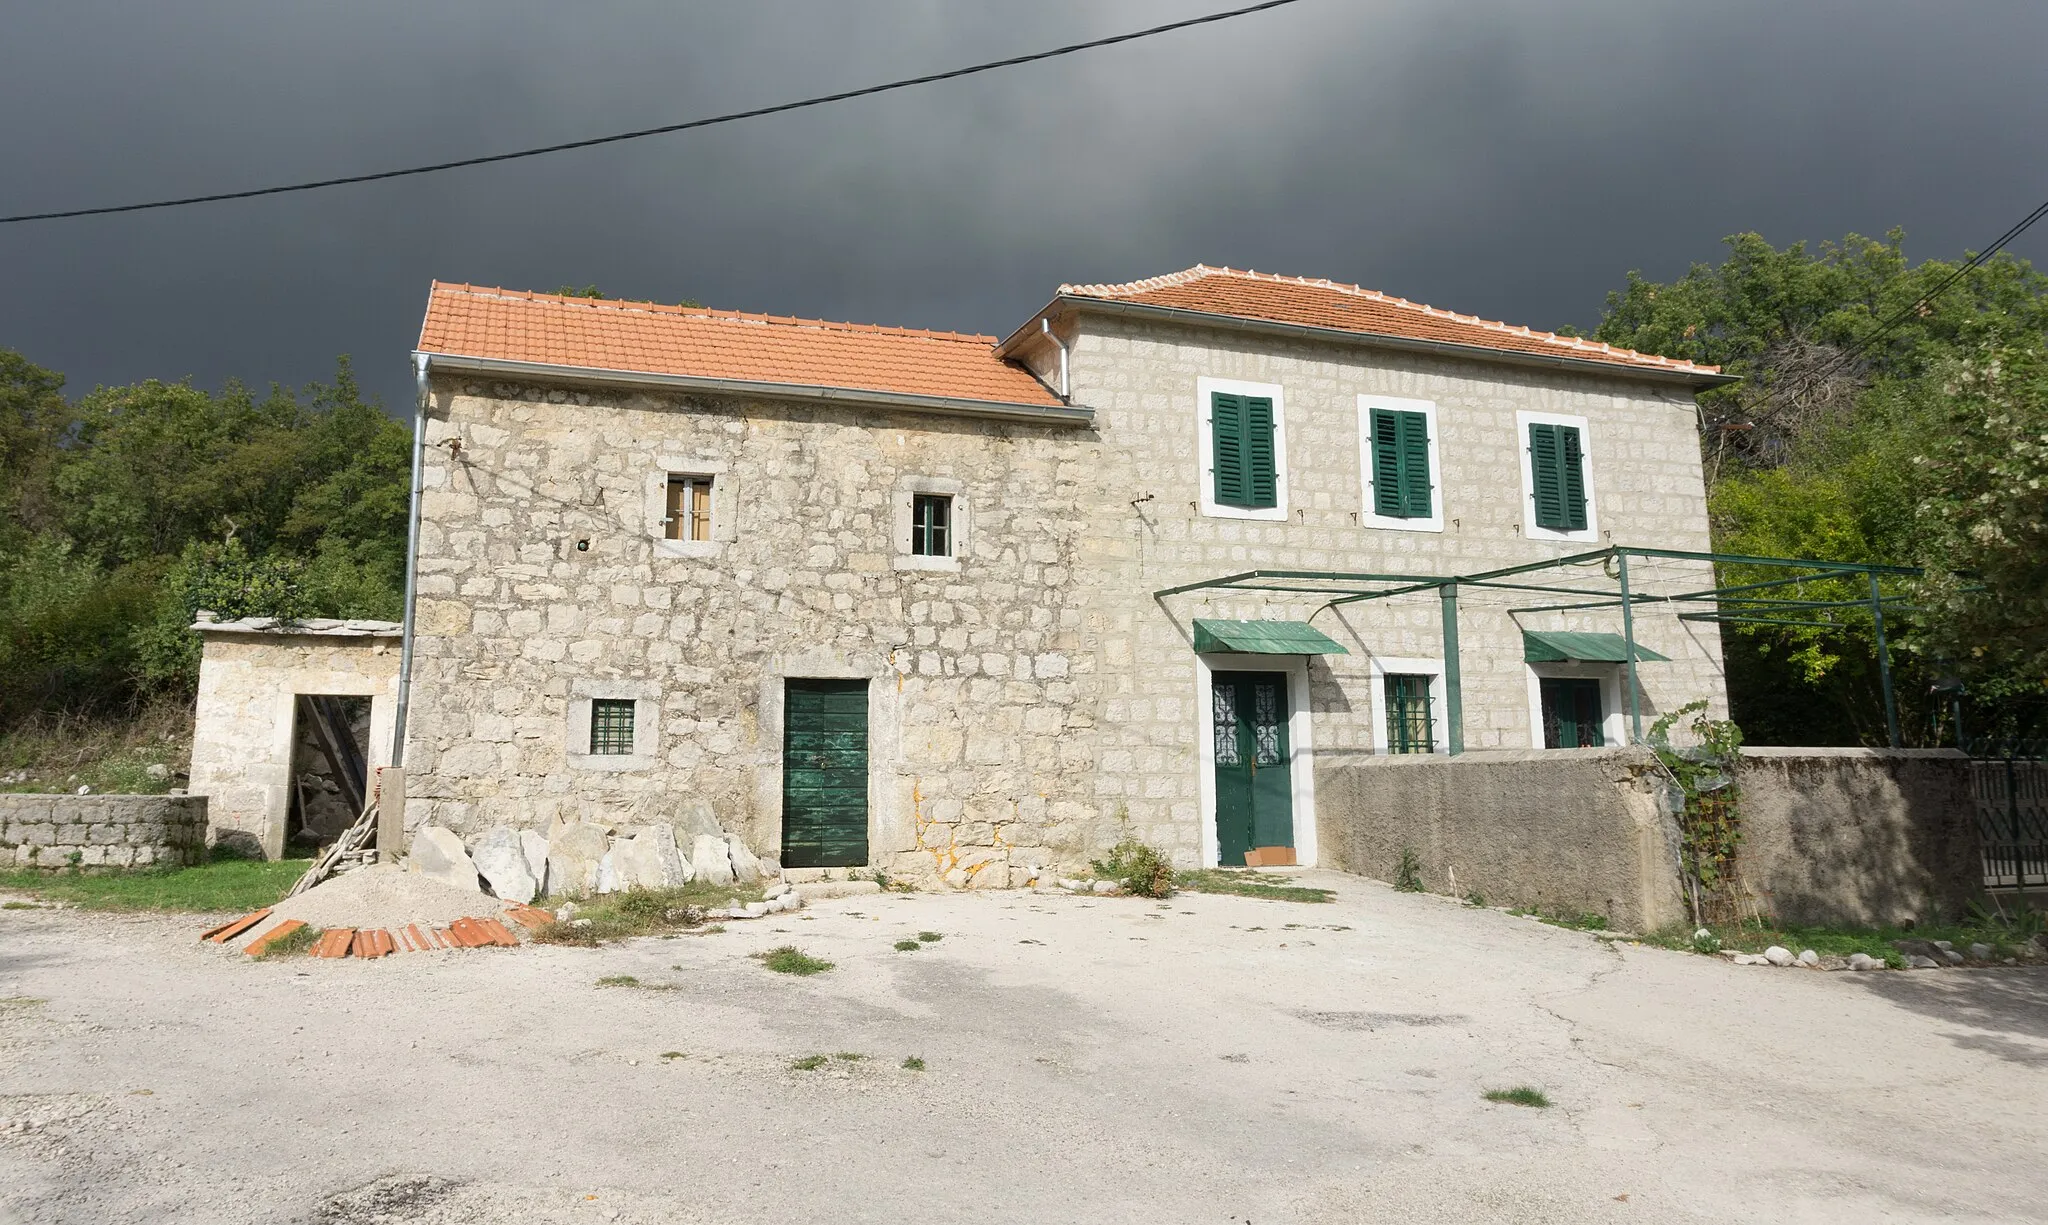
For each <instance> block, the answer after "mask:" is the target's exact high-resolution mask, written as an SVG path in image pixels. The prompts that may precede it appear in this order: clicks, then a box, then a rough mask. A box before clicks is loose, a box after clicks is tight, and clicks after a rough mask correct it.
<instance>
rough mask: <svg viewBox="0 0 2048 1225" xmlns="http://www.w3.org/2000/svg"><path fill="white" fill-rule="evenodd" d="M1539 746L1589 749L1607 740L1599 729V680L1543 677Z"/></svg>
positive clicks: (1600, 717)
mask: <svg viewBox="0 0 2048 1225" xmlns="http://www.w3.org/2000/svg"><path fill="white" fill-rule="evenodd" d="M1540 687H1541V689H1542V692H1543V747H1544V748H1546V749H1591V748H1598V747H1600V746H1601V745H1603V744H1605V743H1606V742H1607V740H1606V736H1605V735H1604V734H1603V733H1602V732H1601V730H1600V724H1601V720H1602V713H1601V710H1600V682H1599V681H1597V680H1589V679H1586V678H1583V677H1545V678H1544V679H1543V680H1542V681H1541V682H1540Z"/></svg>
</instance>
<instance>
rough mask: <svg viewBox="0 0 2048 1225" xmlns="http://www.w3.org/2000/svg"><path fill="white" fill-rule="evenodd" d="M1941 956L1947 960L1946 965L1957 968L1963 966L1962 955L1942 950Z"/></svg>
mask: <svg viewBox="0 0 2048 1225" xmlns="http://www.w3.org/2000/svg"><path fill="white" fill-rule="evenodd" d="M1941 955H1942V956H1943V957H1946V958H1948V963H1949V964H1950V965H1952V966H1959V965H1961V964H1963V955H1962V954H1961V953H1958V952H1956V951H1955V950H1954V949H1943V950H1942V951H1941Z"/></svg>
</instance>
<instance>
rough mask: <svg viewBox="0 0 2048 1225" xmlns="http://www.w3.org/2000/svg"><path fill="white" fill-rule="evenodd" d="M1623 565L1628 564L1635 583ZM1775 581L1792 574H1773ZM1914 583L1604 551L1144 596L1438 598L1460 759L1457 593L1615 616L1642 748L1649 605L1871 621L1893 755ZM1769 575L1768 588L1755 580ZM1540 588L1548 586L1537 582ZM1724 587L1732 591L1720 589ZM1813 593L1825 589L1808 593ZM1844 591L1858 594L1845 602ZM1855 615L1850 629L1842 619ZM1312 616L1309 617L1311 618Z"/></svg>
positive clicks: (1875, 574)
mask: <svg viewBox="0 0 2048 1225" xmlns="http://www.w3.org/2000/svg"><path fill="white" fill-rule="evenodd" d="M1666 562H1682V563H1697V564H1705V565H1708V566H1712V567H1714V574H1715V578H1716V580H1717V582H1716V585H1714V586H1709V587H1701V586H1699V585H1698V574H1697V569H1696V566H1687V567H1685V568H1684V569H1683V570H1682V572H1681V573H1680V574H1678V575H1677V576H1676V579H1677V581H1675V582H1668V583H1667V585H1670V586H1675V587H1676V588H1678V589H1677V590H1671V591H1663V590H1657V587H1658V585H1659V584H1658V582H1657V581H1656V580H1658V579H1659V578H1664V579H1667V580H1668V579H1669V578H1671V577H1672V576H1667V575H1662V574H1659V573H1657V571H1656V567H1657V566H1658V564H1659V563H1666ZM1631 563H1634V573H1633V574H1632V573H1631ZM1595 568H1597V569H1595ZM1645 568H1649V570H1650V573H1648V574H1646V573H1645ZM1779 571H1788V572H1791V573H1776V572H1779ZM1546 572H1551V574H1549V575H1547V574H1546ZM1589 572H1590V573H1589ZM1920 573H1921V572H1920V571H1919V570H1918V569H1916V568H1914V567H1910V566H1880V565H1871V564H1867V563H1863V562H1846V561H1815V560H1811V559H1806V558H1795V557H1752V556H1749V555H1747V554H1741V553H1701V552H1692V551H1689V550H1685V549H1641V548H1634V547H1631V546H1627V545H1612V546H1609V547H1607V548H1604V549H1596V550H1594V551H1592V552H1589V553H1575V554H1571V555H1570V556H1566V557H1554V558H1550V559H1548V560H1545V561H1536V562H1528V563H1526V564H1523V565H1519V566H1506V567H1503V568H1501V569H1498V570H1486V571H1482V572H1480V573H1477V574H1457V575H1440V574H1371V573H1367V574H1354V573H1344V572H1338V571H1330V570H1247V571H1244V572H1242V573H1239V574H1230V575H1225V576H1223V577H1221V578H1215V579H1209V580H1207V581H1204V582H1200V583H1184V584H1182V585H1181V586H1178V587H1167V588H1164V589H1162V590H1159V591H1155V592H1153V593H1152V594H1153V598H1154V599H1157V600H1160V601H1162V602H1163V601H1165V600H1166V599H1167V598H1168V597H1170V596H1176V595H1185V594H1188V593H1190V592H1197V591H1203V592H1245V593H1257V592H1272V593H1275V594H1286V595H1293V596H1301V595H1314V596H1324V597H1327V598H1326V600H1325V602H1324V603H1323V605H1322V606H1321V607H1320V608H1318V609H1317V610H1316V612H1318V613H1320V612H1323V611H1325V610H1327V609H1331V608H1336V607H1339V606H1341V605H1345V604H1355V603H1360V602H1364V601H1369V600H1389V599H1395V598H1398V597H1401V596H1410V595H1419V594H1425V593H1429V592H1435V593H1436V595H1437V597H1438V599H1439V601H1440V602H1441V608H1442V616H1443V643H1444V706H1445V710H1444V715H1445V723H1446V725H1447V727H1448V740H1449V745H1448V747H1449V749H1450V751H1451V752H1453V753H1462V752H1464V751H1465V729H1464V697H1463V692H1462V688H1461V685H1460V679H1459V666H1458V598H1459V593H1460V592H1461V591H1463V590H1466V589H1470V590H1472V591H1475V592H1479V591H1485V592H1491V591H1500V592H1514V593H1528V594H1529V595H1530V596H1532V597H1540V596H1549V597H1552V599H1550V600H1548V601H1547V602H1540V603H1531V604H1527V605H1521V606H1517V607H1512V608H1509V609H1507V610H1506V611H1507V612H1508V613H1509V614H1510V615H1512V614H1515V613H1543V612H1597V611H1599V610H1601V609H1609V608H1616V609H1619V610H1620V611H1621V637H1622V643H1623V650H1622V651H1621V655H1622V660H1621V661H1620V662H1622V663H1623V666H1624V667H1625V668H1626V669H1627V673H1628V707H1629V711H1628V713H1629V723H1630V728H1631V730H1632V733H1633V736H1632V738H1633V740H1634V741H1635V742H1636V743H1638V744H1640V743H1642V739H1643V712H1642V698H1641V691H1640V687H1639V686H1638V684H1637V682H1636V664H1637V662H1638V660H1639V659H1640V658H1642V657H1643V656H1642V654H1641V652H1642V648H1639V647H1638V646H1637V645H1636V640H1635V619H1636V611H1637V610H1638V609H1640V608H1643V607H1644V606H1645V605H1665V606H1672V607H1676V608H1678V609H1679V610H1680V611H1679V612H1678V614H1677V615H1678V619H1679V620H1681V621H1693V622H1712V623H1716V624H1721V625H1776V626H1786V627H1795V628H1798V629H1804V630H1819V631H1830V630H1832V631H1837V632H1839V631H1841V630H1846V629H1850V628H1855V627H1860V625H1861V624H1862V622H1861V615H1862V614H1863V613H1865V612H1867V613H1868V615H1869V617H1870V622H1871V626H1872V628H1873V629H1874V631H1875V635H1876V643H1877V665H1878V675H1879V678H1880V680H1881V681H1882V684H1883V687H1884V715H1885V728H1886V731H1887V732H1888V733H1889V735H1890V738H1891V744H1892V747H1893V748H1897V747H1899V745H1900V740H1899V714H1898V706H1897V704H1896V702H1895V701H1894V699H1893V694H1892V664H1891V648H1890V646H1889V645H1888V644H1887V642H1886V640H1885V624H1884V617H1885V607H1886V606H1887V605H1892V606H1894V607H1898V606H1900V604H1901V602H1902V601H1903V600H1904V598H1905V597H1904V596H1902V595H1898V594H1895V593H1888V592H1886V591H1885V589H1884V580H1886V579H1893V580H1897V579H1904V578H1916V577H1918V576H1919V575H1920ZM1766 574H1769V575H1772V577H1769V578H1764V577H1762V576H1764V575H1766ZM1552 575H1554V576H1555V577H1552ZM1595 576H1597V577H1595ZM1540 579H1548V580H1549V581H1538V580H1540ZM1587 579H1591V580H1592V581H1591V582H1585V581H1581V582H1578V583H1577V584H1576V585H1575V584H1574V581H1573V580H1587ZM1722 579H1732V580H1734V581H1726V582H1724V581H1719V580H1722ZM1812 584H1819V585H1822V586H1821V587H1819V588H1816V587H1813V586H1809V585H1812ZM1852 591H1853V593H1854V594H1848V593H1849V592H1852ZM1565 597H1569V598H1568V599H1567V598H1565ZM1814 597H1819V598H1814ZM1852 611H1853V613H1854V614H1855V616H1856V619H1855V620H1845V619H1843V618H1844V617H1845V616H1848V615H1850V614H1851V613H1852ZM1310 616H1311V618H1313V616H1314V614H1310Z"/></svg>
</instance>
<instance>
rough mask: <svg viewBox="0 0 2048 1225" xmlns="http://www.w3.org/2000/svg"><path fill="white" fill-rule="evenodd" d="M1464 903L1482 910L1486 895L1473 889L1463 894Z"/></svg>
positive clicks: (1484, 906)
mask: <svg viewBox="0 0 2048 1225" xmlns="http://www.w3.org/2000/svg"><path fill="white" fill-rule="evenodd" d="M1465 904H1466V905H1467V906H1470V907H1473V908H1474V909H1478V910H1483V909H1485V908H1486V895H1485V894H1483V893H1481V892H1479V891H1478V890H1477V889H1474V890H1473V891H1472V892H1470V893H1468V894H1466V895H1465Z"/></svg>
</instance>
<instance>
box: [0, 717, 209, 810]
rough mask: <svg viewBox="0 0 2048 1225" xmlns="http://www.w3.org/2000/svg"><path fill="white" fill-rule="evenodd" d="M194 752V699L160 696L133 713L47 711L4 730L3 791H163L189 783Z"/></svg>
mask: <svg viewBox="0 0 2048 1225" xmlns="http://www.w3.org/2000/svg"><path fill="white" fill-rule="evenodd" d="M191 760H192V704H191V702H190V701H189V700H178V699H165V700H163V701H159V702H155V703H152V704H151V705H149V706H147V707H144V708H143V709H142V711H141V712H140V713H138V714H136V715H135V716H134V717H133V718H126V717H121V716H106V715H100V716H94V715H76V714H57V713H48V712H43V713H38V714H35V715H31V716H29V717H28V718H26V719H23V720H21V721H20V722H18V723H16V724H14V725H13V726H12V727H9V728H8V729H7V731H6V732H5V733H0V791H14V792H28V793H31V794H41V795H58V794H70V793H75V792H76V791H77V790H78V789H79V788H80V787H90V788H92V792H93V794H94V795H161V794H163V793H164V792H166V791H169V790H170V789H171V788H173V787H182V786H184V785H185V773H186V769H187V767H188V765H189V764H190V762H191ZM151 766H156V767H158V769H157V771H156V773H157V774H160V775H162V777H160V778H159V777H153V776H152V775H151V773H150V767H151Z"/></svg>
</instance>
